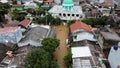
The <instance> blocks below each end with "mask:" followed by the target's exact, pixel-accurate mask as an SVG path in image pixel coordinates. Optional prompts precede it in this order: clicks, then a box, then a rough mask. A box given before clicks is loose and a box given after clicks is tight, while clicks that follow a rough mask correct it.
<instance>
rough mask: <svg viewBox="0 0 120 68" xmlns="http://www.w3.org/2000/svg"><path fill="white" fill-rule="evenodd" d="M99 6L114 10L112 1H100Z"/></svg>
mask: <svg viewBox="0 0 120 68" xmlns="http://www.w3.org/2000/svg"><path fill="white" fill-rule="evenodd" d="M99 6H102V7H108V8H114V1H113V0H100V1H99Z"/></svg>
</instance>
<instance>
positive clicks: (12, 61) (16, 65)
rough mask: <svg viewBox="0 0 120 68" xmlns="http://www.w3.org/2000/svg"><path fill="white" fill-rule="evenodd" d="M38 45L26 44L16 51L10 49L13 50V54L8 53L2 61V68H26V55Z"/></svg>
mask: <svg viewBox="0 0 120 68" xmlns="http://www.w3.org/2000/svg"><path fill="white" fill-rule="evenodd" d="M35 48H36V47H32V46H24V47H20V48H18V49H17V50H16V51H8V52H12V54H11V55H12V56H11V57H10V56H9V55H6V57H4V58H3V60H2V61H1V63H0V67H2V68H24V67H25V62H24V60H25V57H26V55H27V53H28V52H30V51H31V50H34V49H35ZM4 54H5V53H4Z"/></svg>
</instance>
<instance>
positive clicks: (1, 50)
mask: <svg viewBox="0 0 120 68" xmlns="http://www.w3.org/2000/svg"><path fill="white" fill-rule="evenodd" d="M8 50H12V49H11V48H10V47H8V46H6V44H3V43H0V62H1V61H2V60H3V58H4V57H5V56H6V54H5V53H6V52H7V51H8Z"/></svg>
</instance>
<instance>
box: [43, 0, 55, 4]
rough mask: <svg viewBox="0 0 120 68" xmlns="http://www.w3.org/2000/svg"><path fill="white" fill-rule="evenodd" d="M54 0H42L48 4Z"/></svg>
mask: <svg viewBox="0 0 120 68" xmlns="http://www.w3.org/2000/svg"><path fill="white" fill-rule="evenodd" d="M53 1H54V0H44V2H45V4H46V5H48V4H52V3H53Z"/></svg>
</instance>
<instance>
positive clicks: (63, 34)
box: [55, 25, 68, 68]
mask: <svg viewBox="0 0 120 68" xmlns="http://www.w3.org/2000/svg"><path fill="white" fill-rule="evenodd" d="M56 38H57V39H59V40H60V45H59V46H58V48H57V49H56V52H55V59H56V61H57V62H58V64H59V66H60V68H67V67H66V66H65V63H64V59H63V58H64V56H65V55H66V54H67V47H66V39H67V38H68V28H67V27H66V26H63V25H60V26H58V27H57V29H56Z"/></svg>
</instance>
